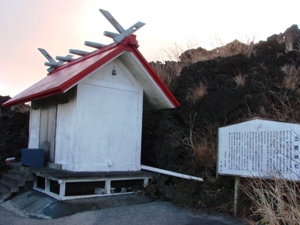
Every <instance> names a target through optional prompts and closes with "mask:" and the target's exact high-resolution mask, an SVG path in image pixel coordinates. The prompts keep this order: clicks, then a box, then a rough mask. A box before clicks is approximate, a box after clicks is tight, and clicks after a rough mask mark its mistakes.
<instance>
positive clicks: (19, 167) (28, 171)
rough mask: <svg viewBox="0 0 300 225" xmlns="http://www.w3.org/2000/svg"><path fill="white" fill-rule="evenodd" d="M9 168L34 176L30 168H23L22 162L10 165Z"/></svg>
mask: <svg viewBox="0 0 300 225" xmlns="http://www.w3.org/2000/svg"><path fill="white" fill-rule="evenodd" d="M9 167H10V168H12V169H13V170H17V171H20V172H23V173H26V174H32V169H31V168H30V167H28V166H23V165H22V164H21V162H15V163H10V164H9Z"/></svg>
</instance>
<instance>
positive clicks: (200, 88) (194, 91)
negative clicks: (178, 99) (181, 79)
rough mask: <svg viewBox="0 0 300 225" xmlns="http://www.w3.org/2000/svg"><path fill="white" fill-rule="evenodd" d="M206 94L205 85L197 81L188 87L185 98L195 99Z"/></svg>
mask: <svg viewBox="0 0 300 225" xmlns="http://www.w3.org/2000/svg"><path fill="white" fill-rule="evenodd" d="M206 94H207V86H206V85H205V84H203V83H202V82H199V84H198V85H197V86H195V87H194V88H190V89H189V90H188V92H187V95H186V99H187V100H189V101H197V100H200V99H201V98H203V97H204V96H205V95H206Z"/></svg>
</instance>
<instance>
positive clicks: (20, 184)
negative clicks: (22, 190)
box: [2, 174, 24, 186]
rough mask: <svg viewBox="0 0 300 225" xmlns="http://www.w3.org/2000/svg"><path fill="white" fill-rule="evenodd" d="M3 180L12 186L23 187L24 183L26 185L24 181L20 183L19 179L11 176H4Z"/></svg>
mask: <svg viewBox="0 0 300 225" xmlns="http://www.w3.org/2000/svg"><path fill="white" fill-rule="evenodd" d="M2 180H6V181H8V182H10V183H12V184H15V185H18V186H22V183H24V181H22V180H20V181H19V180H18V178H16V177H13V176H11V175H10V174H4V175H3V176H2ZM23 185H24V184H23Z"/></svg>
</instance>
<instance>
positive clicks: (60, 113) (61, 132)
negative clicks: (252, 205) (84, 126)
mask: <svg viewBox="0 0 300 225" xmlns="http://www.w3.org/2000/svg"><path fill="white" fill-rule="evenodd" d="M76 129H77V127H76V99H72V100H69V102H68V103H65V104H59V105H58V107H57V125H56V146H55V163H57V164H61V165H62V169H65V170H73V165H74V154H76V152H75V149H76V140H75V133H76Z"/></svg>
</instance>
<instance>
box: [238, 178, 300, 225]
mask: <svg viewBox="0 0 300 225" xmlns="http://www.w3.org/2000/svg"><path fill="white" fill-rule="evenodd" d="M242 190H243V191H244V192H245V193H246V195H247V196H248V197H250V199H251V200H252V202H253V203H254V205H255V207H254V208H253V209H252V211H253V215H252V218H253V220H254V221H251V222H252V224H268V225H282V224H289V225H296V224H297V225H298V224H299V221H300V185H299V184H297V183H295V182H292V181H287V180H285V179H282V178H276V179H274V180H272V181H271V180H263V179H248V182H247V185H243V186H242ZM254 218H255V219H254Z"/></svg>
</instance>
